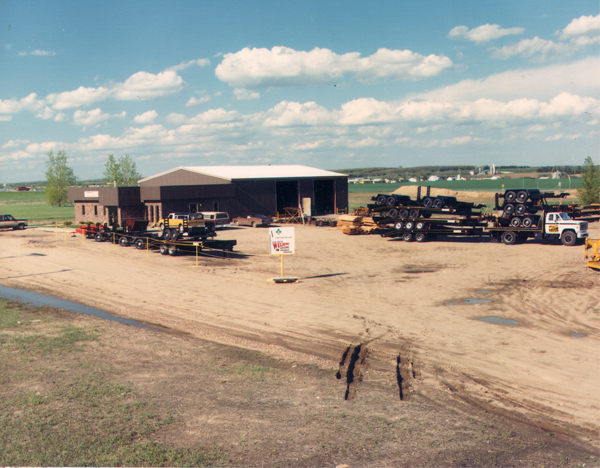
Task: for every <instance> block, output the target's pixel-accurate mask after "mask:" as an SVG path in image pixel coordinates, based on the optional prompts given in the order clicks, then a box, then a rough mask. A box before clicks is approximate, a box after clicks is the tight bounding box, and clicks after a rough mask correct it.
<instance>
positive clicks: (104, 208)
mask: <svg viewBox="0 0 600 468" xmlns="http://www.w3.org/2000/svg"><path fill="white" fill-rule="evenodd" d="M102 214H103V215H104V216H106V207H105V206H103V207H102Z"/></svg>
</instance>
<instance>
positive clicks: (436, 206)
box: [431, 198, 444, 208]
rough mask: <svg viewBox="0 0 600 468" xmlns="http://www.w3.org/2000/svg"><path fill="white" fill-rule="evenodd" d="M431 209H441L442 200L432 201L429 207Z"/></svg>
mask: <svg viewBox="0 0 600 468" xmlns="http://www.w3.org/2000/svg"><path fill="white" fill-rule="evenodd" d="M431 206H432V207H433V208H441V207H443V206H444V200H442V199H441V198H436V199H434V200H433V204H432V205H431Z"/></svg>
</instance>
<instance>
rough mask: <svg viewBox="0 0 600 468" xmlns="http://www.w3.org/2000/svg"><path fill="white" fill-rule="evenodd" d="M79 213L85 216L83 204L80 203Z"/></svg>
mask: <svg viewBox="0 0 600 468" xmlns="http://www.w3.org/2000/svg"><path fill="white" fill-rule="evenodd" d="M81 214H82V216H85V205H81Z"/></svg>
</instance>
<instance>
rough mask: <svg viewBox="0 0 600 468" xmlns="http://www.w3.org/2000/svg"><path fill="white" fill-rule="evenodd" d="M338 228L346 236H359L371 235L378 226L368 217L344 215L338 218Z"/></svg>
mask: <svg viewBox="0 0 600 468" xmlns="http://www.w3.org/2000/svg"><path fill="white" fill-rule="evenodd" d="M337 227H338V228H340V229H341V230H342V232H343V233H344V234H348V235H359V234H370V233H371V231H373V230H374V229H377V225H376V224H375V223H374V222H373V218H370V217H368V216H354V215H342V216H340V217H339V218H338V222H337Z"/></svg>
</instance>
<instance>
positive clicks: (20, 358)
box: [0, 300, 223, 466]
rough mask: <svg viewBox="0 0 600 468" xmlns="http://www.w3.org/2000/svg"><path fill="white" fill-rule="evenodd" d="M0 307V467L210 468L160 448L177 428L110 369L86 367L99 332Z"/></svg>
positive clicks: (198, 455) (202, 455)
mask: <svg viewBox="0 0 600 468" xmlns="http://www.w3.org/2000/svg"><path fill="white" fill-rule="evenodd" d="M41 317H43V315H40V312H39V311H37V309H33V308H21V307H19V306H15V305H11V304H10V303H8V302H7V301H4V300H0V369H1V370H2V372H1V373H0V375H1V376H0V465H2V466H9V465H12V466H24V465H28V466H124V465H129V466H206V465H211V466H214V465H215V463H218V462H219V461H220V462H221V463H223V460H221V458H220V457H219V455H218V454H216V453H206V452H205V451H203V450H200V449H191V450H188V449H183V448H173V447H170V446H167V445H164V444H157V443H154V442H152V441H151V440H150V436H151V435H152V434H153V433H154V432H155V431H157V430H160V429H162V428H165V427H166V426H168V425H170V424H173V423H175V422H176V420H175V417H174V416H173V415H161V414H158V413H157V412H156V411H155V409H154V408H153V405H152V404H150V403H148V402H146V401H143V400H142V399H140V398H139V396H138V395H137V394H136V391H135V389H134V388H133V387H132V386H131V385H130V384H128V383H122V382H121V383H120V382H115V381H114V380H115V376H114V375H113V372H112V371H111V369H110V368H107V367H105V368H103V367H98V366H97V365H91V364H90V360H89V358H90V357H91V356H92V355H93V354H96V353H97V350H98V344H99V343H98V342H99V340H100V338H101V334H102V331H101V330H98V329H91V328H90V329H83V328H79V327H74V326H63V325H58V324H57V323H55V322H53V320H52V319H44V318H41Z"/></svg>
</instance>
